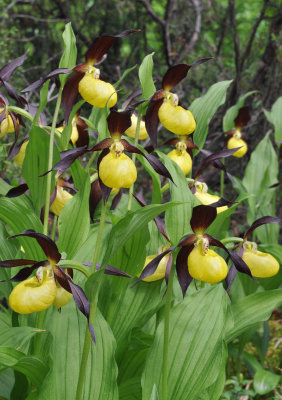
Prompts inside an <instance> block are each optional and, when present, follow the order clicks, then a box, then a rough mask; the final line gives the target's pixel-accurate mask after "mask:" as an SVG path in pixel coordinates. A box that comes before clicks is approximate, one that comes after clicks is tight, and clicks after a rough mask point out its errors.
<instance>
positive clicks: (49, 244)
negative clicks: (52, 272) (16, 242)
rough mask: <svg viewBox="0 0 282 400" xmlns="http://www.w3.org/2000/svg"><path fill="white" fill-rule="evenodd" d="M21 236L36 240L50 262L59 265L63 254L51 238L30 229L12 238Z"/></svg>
mask: <svg viewBox="0 0 282 400" xmlns="http://www.w3.org/2000/svg"><path fill="white" fill-rule="evenodd" d="M19 236H27V237H31V238H34V239H35V240H36V241H37V243H38V244H39V246H40V247H41V249H42V250H43V251H44V253H45V255H46V257H47V258H48V260H49V261H51V262H53V263H55V264H56V263H58V262H59V261H60V259H61V254H60V253H59V250H58V248H57V246H56V244H55V242H53V240H51V239H50V238H48V236H46V235H43V233H37V232H35V231H34V230H33V229H28V230H26V231H24V232H22V233H19V234H18V235H13V236H11V238H15V237H19Z"/></svg>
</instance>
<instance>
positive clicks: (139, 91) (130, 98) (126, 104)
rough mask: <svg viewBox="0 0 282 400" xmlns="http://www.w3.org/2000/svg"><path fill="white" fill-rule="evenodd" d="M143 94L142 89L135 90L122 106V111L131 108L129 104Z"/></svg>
mask: <svg viewBox="0 0 282 400" xmlns="http://www.w3.org/2000/svg"><path fill="white" fill-rule="evenodd" d="M141 94H142V89H141V88H139V89H136V90H134V92H133V93H131V95H130V96H128V98H127V99H126V100H125V102H124V103H123V104H122V106H121V107H122V109H123V110H125V109H126V108H127V107H128V106H129V104H130V103H131V102H132V100H133V99H135V98H136V97H138V96H141Z"/></svg>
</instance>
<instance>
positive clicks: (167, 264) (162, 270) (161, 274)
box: [142, 245, 172, 282]
mask: <svg viewBox="0 0 282 400" xmlns="http://www.w3.org/2000/svg"><path fill="white" fill-rule="evenodd" d="M168 247H169V245H165V246H162V251H164V250H165V249H166V248H168ZM157 256H158V254H153V255H151V256H147V257H146V260H145V264H144V267H143V270H144V268H146V266H147V265H148V264H149V263H150V262H151V261H152V260H154V259H155V258H156V257H157ZM171 263H172V257H171V253H168V254H166V255H165V256H164V257H163V258H162V259H161V261H160V262H159V265H158V267H157V269H156V271H155V272H154V273H153V275H150V276H148V277H147V278H144V279H143V281H144V282H155V281H159V280H161V279H164V278H165V277H166V275H168V274H167V270H169V271H170V268H171ZM143 270H142V271H143Z"/></svg>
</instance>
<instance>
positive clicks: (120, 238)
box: [102, 202, 180, 266]
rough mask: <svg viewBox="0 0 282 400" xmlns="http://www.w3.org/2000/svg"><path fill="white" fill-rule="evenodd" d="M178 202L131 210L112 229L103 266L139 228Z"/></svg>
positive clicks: (177, 204)
mask: <svg viewBox="0 0 282 400" xmlns="http://www.w3.org/2000/svg"><path fill="white" fill-rule="evenodd" d="M179 204H180V203H178V202H170V203H166V204H152V205H150V206H146V207H143V208H142V209H140V210H137V211H132V212H129V213H128V214H127V215H126V216H125V217H124V218H123V219H122V220H120V221H119V222H118V223H117V224H116V225H115V226H114V227H113V229H112V231H111V234H110V237H109V240H108V249H107V253H106V255H105V257H104V259H103V262H102V266H105V265H106V264H108V262H109V260H110V258H111V257H112V255H113V254H115V252H116V251H117V250H118V249H119V248H120V247H121V246H123V245H124V244H125V243H126V242H127V240H128V239H129V238H130V237H131V236H132V235H133V234H134V233H135V232H137V231H138V230H139V229H142V228H143V227H145V226H147V224H148V222H149V221H151V220H152V219H154V218H155V217H156V216H157V215H159V214H161V213H162V212H164V211H166V210H167V209H169V208H171V207H175V206H179Z"/></svg>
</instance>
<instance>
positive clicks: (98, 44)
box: [85, 29, 139, 65]
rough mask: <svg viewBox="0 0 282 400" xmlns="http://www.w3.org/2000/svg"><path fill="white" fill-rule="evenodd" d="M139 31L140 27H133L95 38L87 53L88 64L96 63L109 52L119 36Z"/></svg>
mask: <svg viewBox="0 0 282 400" xmlns="http://www.w3.org/2000/svg"><path fill="white" fill-rule="evenodd" d="M134 32H139V30H138V29H132V30H128V31H124V32H122V33H120V34H119V35H107V36H106V35H105V36H100V37H98V38H97V39H95V40H94V42H93V43H92V45H91V47H90V48H89V49H88V51H87V53H86V55H85V56H86V61H87V63H88V64H92V65H93V64H96V63H97V62H98V61H99V60H100V59H101V58H102V57H103V55H104V54H106V53H108V51H109V49H110V47H111V46H112V44H113V43H114V41H115V40H116V39H117V38H120V37H124V36H127V35H130V34H131V33H134Z"/></svg>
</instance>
